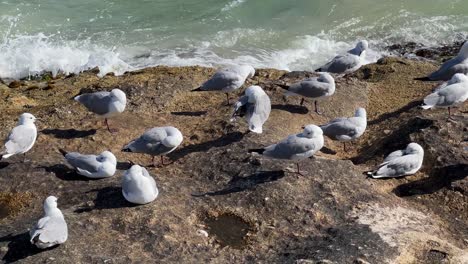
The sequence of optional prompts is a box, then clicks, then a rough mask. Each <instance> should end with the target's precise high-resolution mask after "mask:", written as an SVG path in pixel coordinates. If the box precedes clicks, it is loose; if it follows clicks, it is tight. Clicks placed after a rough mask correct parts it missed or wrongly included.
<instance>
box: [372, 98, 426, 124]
mask: <svg viewBox="0 0 468 264" xmlns="http://www.w3.org/2000/svg"><path fill="white" fill-rule="evenodd" d="M422 104H423V102H422V101H412V102H409V103H408V104H407V105H405V106H403V107H401V108H400V109H397V110H395V111H393V112H390V113H385V114H382V115H380V116H378V117H377V118H376V119H374V120H371V121H369V122H368V123H367V125H369V126H371V125H377V124H379V123H381V122H382V121H385V120H388V119H389V118H392V117H396V116H399V115H401V114H402V113H404V112H408V111H409V110H411V109H413V108H415V107H418V106H420V105H422Z"/></svg>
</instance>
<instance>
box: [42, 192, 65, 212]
mask: <svg viewBox="0 0 468 264" xmlns="http://www.w3.org/2000/svg"><path fill="white" fill-rule="evenodd" d="M57 200H58V199H57V197H55V196H49V197H47V198H46V199H45V201H44V213H45V214H46V215H47V216H53V215H61V214H62V213H61V212H60V210H59V209H58V208H57Z"/></svg>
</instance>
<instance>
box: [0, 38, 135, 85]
mask: <svg viewBox="0 0 468 264" xmlns="http://www.w3.org/2000/svg"><path fill="white" fill-rule="evenodd" d="M94 67H98V68H99V70H100V73H99V75H100V76H104V75H105V74H107V73H109V72H114V73H115V74H117V75H119V74H123V73H124V72H125V71H128V70H131V69H132V67H131V66H130V65H128V64H127V63H125V62H124V61H123V60H121V59H120V58H119V53H117V52H115V51H114V50H113V49H108V48H104V47H100V46H98V45H95V44H92V43H89V42H88V41H56V40H52V36H45V35H44V34H42V33H39V34H37V35H33V36H16V37H15V38H6V39H5V41H4V43H2V44H0V77H1V78H11V79H19V78H24V77H27V76H33V75H37V74H40V73H43V72H52V74H53V75H56V74H57V73H59V72H62V73H65V74H70V73H80V72H82V71H84V70H87V69H91V68H94Z"/></svg>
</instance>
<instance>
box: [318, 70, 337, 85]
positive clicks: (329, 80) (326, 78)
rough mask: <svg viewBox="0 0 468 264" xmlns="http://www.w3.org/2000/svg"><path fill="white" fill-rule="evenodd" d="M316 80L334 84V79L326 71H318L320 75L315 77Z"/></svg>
mask: <svg viewBox="0 0 468 264" xmlns="http://www.w3.org/2000/svg"><path fill="white" fill-rule="evenodd" d="M317 81H319V82H326V83H329V84H335V79H334V78H333V76H331V74H329V73H328V72H320V76H319V77H318V78H317Z"/></svg>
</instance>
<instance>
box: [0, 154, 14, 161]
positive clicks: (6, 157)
mask: <svg viewBox="0 0 468 264" xmlns="http://www.w3.org/2000/svg"><path fill="white" fill-rule="evenodd" d="M13 155H15V154H3V155H1V156H0V160H2V159H8V158H9V157H11V156H13Z"/></svg>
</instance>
